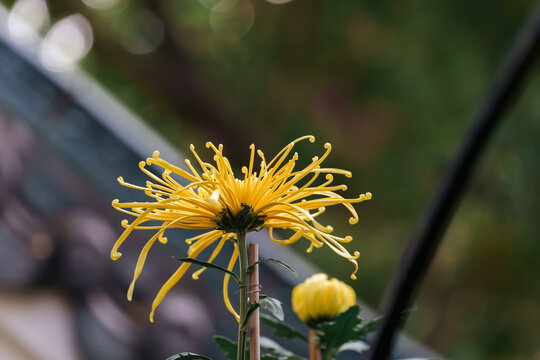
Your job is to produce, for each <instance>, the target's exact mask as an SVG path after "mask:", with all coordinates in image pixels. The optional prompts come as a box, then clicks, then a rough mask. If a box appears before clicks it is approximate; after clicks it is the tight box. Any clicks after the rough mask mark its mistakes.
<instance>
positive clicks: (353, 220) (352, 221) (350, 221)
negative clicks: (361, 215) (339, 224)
mask: <svg viewBox="0 0 540 360" xmlns="http://www.w3.org/2000/svg"><path fill="white" fill-rule="evenodd" d="M349 224H351V225H355V224H358V219H357V218H355V217H351V218H349Z"/></svg>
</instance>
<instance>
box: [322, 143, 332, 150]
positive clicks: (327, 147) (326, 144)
mask: <svg viewBox="0 0 540 360" xmlns="http://www.w3.org/2000/svg"><path fill="white" fill-rule="evenodd" d="M324 148H325V149H327V150H329V149H332V144H330V143H325V144H324Z"/></svg>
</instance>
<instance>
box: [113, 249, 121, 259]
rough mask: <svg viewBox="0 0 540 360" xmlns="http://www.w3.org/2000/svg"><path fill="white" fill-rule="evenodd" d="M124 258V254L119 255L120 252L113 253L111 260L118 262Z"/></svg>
mask: <svg viewBox="0 0 540 360" xmlns="http://www.w3.org/2000/svg"><path fill="white" fill-rule="evenodd" d="M121 257H122V253H119V252H118V251H115V252H112V253H111V260H112V261H116V260H118V259H120V258H121Z"/></svg>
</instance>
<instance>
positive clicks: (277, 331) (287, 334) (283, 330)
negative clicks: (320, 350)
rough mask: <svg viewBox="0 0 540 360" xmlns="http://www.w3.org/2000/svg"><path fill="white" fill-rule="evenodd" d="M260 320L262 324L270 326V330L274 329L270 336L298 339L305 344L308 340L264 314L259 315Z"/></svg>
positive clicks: (284, 324)
mask: <svg viewBox="0 0 540 360" xmlns="http://www.w3.org/2000/svg"><path fill="white" fill-rule="evenodd" d="M260 318H261V322H262V323H263V324H265V325H267V326H270V327H271V328H273V329H274V331H273V332H272V335H275V336H279V337H284V338H287V339H294V338H298V339H300V340H302V341H304V342H305V343H307V342H308V339H307V338H306V337H305V336H304V335H303V334H302V333H300V332H299V331H297V330H296V329H294V328H292V327H291V326H289V325H287V324H286V323H284V322H282V321H279V320H276V319H274V318H273V317H270V316H268V315H265V314H261V315H260Z"/></svg>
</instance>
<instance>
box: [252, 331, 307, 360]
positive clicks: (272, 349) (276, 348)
mask: <svg viewBox="0 0 540 360" xmlns="http://www.w3.org/2000/svg"><path fill="white" fill-rule="evenodd" d="M260 345H261V349H264V350H266V351H267V353H265V357H266V358H267V359H268V360H274V359H275V360H304V359H305V358H303V357H300V356H298V355H296V354H294V353H292V352H291V351H289V350H287V349H285V348H283V347H282V346H281V345H279V344H278V343H277V342H275V341H274V340H272V339H269V338H267V337H264V336H261V338H260Z"/></svg>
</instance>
